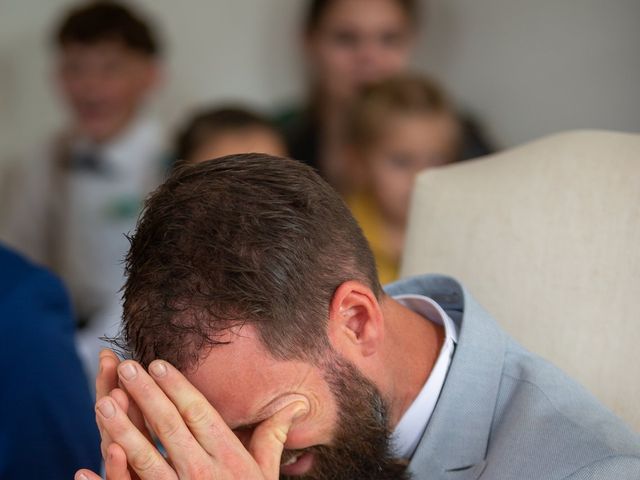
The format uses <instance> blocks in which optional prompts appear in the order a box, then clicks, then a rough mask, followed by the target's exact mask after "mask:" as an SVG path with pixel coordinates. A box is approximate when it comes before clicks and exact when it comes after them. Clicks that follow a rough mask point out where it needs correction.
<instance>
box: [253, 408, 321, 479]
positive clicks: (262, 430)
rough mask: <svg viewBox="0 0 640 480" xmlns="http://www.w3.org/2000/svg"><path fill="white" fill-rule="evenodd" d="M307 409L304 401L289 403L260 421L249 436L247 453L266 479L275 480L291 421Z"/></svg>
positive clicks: (277, 475)
mask: <svg viewBox="0 0 640 480" xmlns="http://www.w3.org/2000/svg"><path fill="white" fill-rule="evenodd" d="M308 411H309V404H308V403H307V402H306V401H300V400H298V401H295V402H293V403H290V404H289V405H287V406H286V407H285V408H283V409H282V410H279V411H278V412H277V413H276V414H275V415H273V416H272V417H270V418H268V419H266V420H265V421H264V422H261V423H260V424H259V425H258V426H257V427H256V429H255V430H254V432H253V435H252V436H251V442H250V443H249V453H251V456H252V457H253V459H254V460H255V461H256V463H257V464H258V466H259V467H260V470H261V471H262V473H263V475H264V478H265V479H266V480H277V479H278V477H279V475H280V461H281V458H282V451H283V450H284V444H285V443H286V441H287V435H288V434H289V430H290V428H291V426H292V425H293V423H294V422H295V421H296V420H297V419H299V418H300V417H302V416H304V415H305V414H306V413H307V412H308Z"/></svg>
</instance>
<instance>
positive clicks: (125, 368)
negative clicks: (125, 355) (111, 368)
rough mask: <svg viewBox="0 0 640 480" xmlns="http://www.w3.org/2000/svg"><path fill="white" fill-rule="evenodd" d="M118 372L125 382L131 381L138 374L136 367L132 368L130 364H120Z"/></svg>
mask: <svg viewBox="0 0 640 480" xmlns="http://www.w3.org/2000/svg"><path fill="white" fill-rule="evenodd" d="M119 371H120V375H122V376H123V377H124V379H125V380H133V379H134V378H136V375H137V374H138V371H137V370H136V367H134V366H133V365H132V364H131V363H124V364H122V365H121V366H120V368H119Z"/></svg>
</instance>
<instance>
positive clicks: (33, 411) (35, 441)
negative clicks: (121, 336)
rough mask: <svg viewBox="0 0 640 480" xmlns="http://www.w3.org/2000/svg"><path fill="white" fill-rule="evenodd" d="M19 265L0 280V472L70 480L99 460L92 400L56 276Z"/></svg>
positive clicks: (8, 476) (7, 479)
mask: <svg viewBox="0 0 640 480" xmlns="http://www.w3.org/2000/svg"><path fill="white" fill-rule="evenodd" d="M24 265H26V266H25V268H27V269H30V270H29V272H28V274H24V271H23V270H24V269H22V270H20V271H19V272H18V271H15V272H14V273H15V275H14V277H15V278H16V279H18V280H17V281H16V283H14V284H8V283H7V282H5V283H2V282H0V332H2V339H1V341H2V343H3V347H2V349H1V353H0V361H1V364H0V380H1V382H0V385H2V388H1V391H0V478H2V479H3V480H14V479H25V478H47V479H52V480H56V479H66V480H69V479H71V478H73V474H74V472H75V471H76V470H77V469H78V468H81V467H86V468H91V469H93V470H94V471H99V468H100V449H99V441H100V440H99V434H98V431H97V427H96V425H95V418H94V411H93V400H92V398H91V394H90V391H89V387H88V383H87V379H86V377H85V375H84V372H83V370H82V366H81V364H80V360H79V358H78V355H77V353H76V350H75V345H74V325H73V321H72V315H71V310H70V306H69V302H68V298H67V296H66V293H65V291H64V289H63V287H62V285H61V283H60V282H59V280H57V279H56V278H55V277H53V276H52V275H51V274H49V273H48V272H46V271H44V270H41V269H38V268H36V267H32V266H30V265H28V264H26V262H25V263H24ZM0 266H2V267H5V268H4V270H5V271H4V272H0V275H2V276H6V274H7V273H8V272H7V270H6V267H7V263H6V262H3V257H2V256H0ZM14 266H15V265H14Z"/></svg>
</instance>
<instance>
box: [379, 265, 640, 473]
mask: <svg viewBox="0 0 640 480" xmlns="http://www.w3.org/2000/svg"><path fill="white" fill-rule="evenodd" d="M385 290H386V291H387V293H388V294H390V295H399V294H406V293H413V294H420V295H426V296H428V297H431V298H433V299H434V300H435V301H436V302H438V303H439V304H440V305H441V306H442V308H443V309H444V310H445V311H446V312H447V313H448V314H449V315H450V316H451V318H452V319H453V321H454V322H455V323H456V325H457V327H458V331H459V335H458V345H457V347H456V351H455V354H454V356H453V360H452V362H451V366H450V368H449V373H448V375H447V379H446V381H445V384H444V387H443V389H442V392H441V394H440V398H439V399H438V403H437V405H436V408H435V411H434V412H433V416H432V417H431V420H430V421H429V424H428V425H427V428H426V430H425V433H424V435H423V437H422V440H421V442H420V444H419V445H418V448H417V450H416V452H415V454H414V456H413V458H412V459H411V463H410V465H409V469H410V471H411V472H412V473H413V478H415V479H416V480H423V479H424V480H440V479H447V480H474V479H484V480H502V479H509V480H529V479H531V480H533V479H544V480H555V479H558V480H560V479H566V480H601V479H602V480H604V479H607V480H622V479H640V437H638V436H637V435H635V434H634V433H633V432H631V430H630V429H629V428H628V427H627V426H625V425H624V424H623V423H622V422H621V421H620V420H619V419H618V418H617V417H615V416H614V415H613V414H612V413H611V412H610V411H609V410H607V409H606V408H605V407H604V406H602V405H601V404H599V403H598V401H597V400H595V398H594V397H592V396H591V394H589V393H588V392H587V391H586V390H585V389H584V388H582V387H581V386H579V385H578V384H577V383H575V382H574V381H572V380H571V379H570V378H568V377H567V376H566V375H565V374H563V373H562V372H561V371H560V370H558V369H557V368H555V367H554V366H552V365H551V364H549V363H548V362H546V361H545V360H543V359H541V358H540V357H537V356H536V355H534V354H532V353H530V352H528V351H526V350H525V349H524V348H522V347H521V346H520V345H519V344H518V343H516V341H515V340H513V339H512V338H511V337H509V335H507V334H506V332H504V331H503V330H502V329H501V328H500V327H499V326H498V325H497V324H496V323H495V322H494V321H493V320H492V318H491V316H490V315H489V314H487V313H486V312H485V311H484V310H483V309H482V307H481V306H480V305H479V304H478V303H476V302H475V300H474V299H473V298H472V297H471V296H470V295H469V294H468V293H467V292H466V291H465V290H464V288H463V287H462V286H461V285H460V284H459V283H458V282H456V281H455V280H453V279H452V278H449V277H444V276H438V275H426V276H420V277H415V278H411V279H408V280H402V281H399V282H396V283H393V284H391V285H389V286H387V287H386V289H385ZM549 335H553V332H549ZM568 348H570V346H568ZM630 380H631V379H630ZM637 380H638V379H635V381H637ZM638 408H640V405H639V406H638Z"/></svg>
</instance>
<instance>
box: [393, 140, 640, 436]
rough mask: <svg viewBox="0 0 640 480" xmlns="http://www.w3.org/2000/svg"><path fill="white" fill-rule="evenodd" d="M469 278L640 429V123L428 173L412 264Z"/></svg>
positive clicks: (422, 180) (412, 240) (407, 259)
mask: <svg viewBox="0 0 640 480" xmlns="http://www.w3.org/2000/svg"><path fill="white" fill-rule="evenodd" d="M427 272H429V273H444V274H448V275H451V276H454V277H456V278H457V279H459V280H461V281H462V282H463V283H464V284H465V285H466V286H467V287H468V288H469V290H470V291H471V293H472V294H473V295H474V297H476V298H477V299H478V300H479V302H480V303H481V304H483V305H484V306H485V307H486V308H487V309H488V311H489V312H491V313H492V314H493V315H494V316H495V318H496V319H497V320H498V322H499V323H500V324H501V325H502V326H503V327H504V328H505V329H506V330H507V331H508V332H509V333H510V334H511V335H513V336H514V337H515V338H516V339H518V340H519V341H520V342H521V343H523V344H524V345H525V346H526V347H527V348H529V349H530V350H532V351H534V352H536V353H538V354H540V355H542V356H543V357H545V358H547V359H549V360H551V361H553V362H554V363H555V364H556V365H558V366H560V367H561V368H562V369H563V370H565V371H566V372H567V373H568V374H569V375H571V376H572V377H574V378H576V379H578V380H579V381H580V382H581V383H582V384H583V385H585V386H586V387H587V388H588V389H589V390H590V391H591V392H593V393H594V394H595V395H596V396H597V397H598V398H599V399H600V400H601V401H602V402H603V403H605V404H606V405H608V406H609V408H611V409H612V410H613V411H614V412H616V413H617V414H618V415H619V416H621V417H622V418H623V419H625V420H626V421H627V422H628V423H629V424H631V425H632V427H633V428H634V429H635V430H637V431H640V135H630V134H622V133H612V132H599V131H580V132H570V133H563V134H559V135H554V136H551V137H548V138H544V139H542V140H539V141H536V142H533V143H530V144H527V145H524V146H522V147H519V148H515V149H512V150H508V151H505V152H502V153H498V154H496V155H492V156H489V157H486V158H485V159H479V160H474V161H470V162H465V163H460V164H455V165H451V166H448V167H444V168H439V169H434V170H431V171H427V172H424V173H422V174H421V175H420V176H419V178H418V180H417V183H416V188H415V193H414V196H413V203H412V210H411V214H410V220H409V232H408V237H407V243H406V248H405V256H404V261H403V266H402V272H401V273H402V276H403V277H406V276H411V275H416V274H419V273H427Z"/></svg>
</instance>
